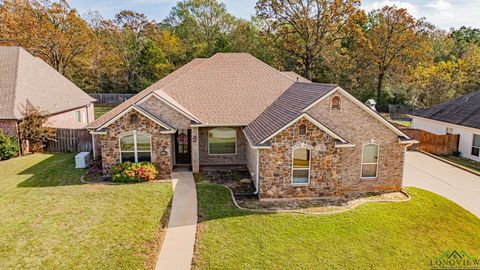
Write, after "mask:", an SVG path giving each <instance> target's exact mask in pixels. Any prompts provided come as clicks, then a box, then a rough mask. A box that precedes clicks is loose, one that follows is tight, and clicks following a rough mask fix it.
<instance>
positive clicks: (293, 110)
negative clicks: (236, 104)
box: [245, 82, 337, 145]
mask: <svg viewBox="0 0 480 270" xmlns="http://www.w3.org/2000/svg"><path fill="white" fill-rule="evenodd" d="M336 87H337V85H336V84H320V83H300V82H297V83H294V84H293V85H292V86H291V87H289V88H288V89H287V90H286V91H285V92H284V93H283V94H282V95H281V96H280V97H279V98H278V99H277V100H275V101H274V102H273V103H272V104H271V105H270V106H269V107H268V108H267V109H266V110H265V111H264V112H263V113H261V114H260V115H259V116H258V117H257V118H256V119H255V120H254V121H253V122H252V123H250V124H249V125H248V126H247V127H245V134H246V136H247V137H248V138H249V140H250V142H251V143H252V144H253V145H260V143H261V142H262V141H263V140H265V139H266V138H268V137H269V136H270V135H272V134H274V133H275V132H276V131H278V130H279V129H281V128H282V127H284V126H285V125H287V124H288V123H290V122H291V121H293V120H295V119H296V118H297V117H299V116H300V115H302V114H303V112H302V111H303V109H305V108H307V107H308V106H309V105H311V104H312V103H314V102H315V101H316V100H318V99H320V98H321V97H323V96H324V95H326V94H327V93H329V92H330V91H332V90H333V89H335V88H336ZM317 120H318V119H317ZM319 122H321V121H319Z"/></svg>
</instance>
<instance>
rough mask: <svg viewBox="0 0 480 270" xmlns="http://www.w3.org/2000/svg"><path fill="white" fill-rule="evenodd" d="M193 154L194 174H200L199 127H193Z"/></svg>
mask: <svg viewBox="0 0 480 270" xmlns="http://www.w3.org/2000/svg"><path fill="white" fill-rule="evenodd" d="M191 140H192V141H191V144H192V145H191V152H192V153H191V154H192V172H193V173H199V172H200V156H199V152H198V151H199V145H198V143H199V142H198V141H199V133H198V127H192V138H191Z"/></svg>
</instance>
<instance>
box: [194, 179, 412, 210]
mask: <svg viewBox="0 0 480 270" xmlns="http://www.w3.org/2000/svg"><path fill="white" fill-rule="evenodd" d="M200 185H202V184H200ZM215 185H218V184H215ZM218 186H222V187H224V188H226V189H228V191H230V196H231V198H232V201H233V204H234V205H235V207H237V208H238V209H240V210H243V211H250V212H257V213H290V214H302V215H332V214H339V213H343V212H347V211H350V210H353V209H355V208H357V207H358V206H360V205H362V204H365V203H374V202H380V203H386V202H393V203H401V202H408V201H410V199H412V197H411V196H410V195H409V194H408V193H407V192H406V191H405V190H403V189H402V190H400V192H401V193H402V194H404V195H405V196H407V198H406V199H404V200H393V201H392V200H377V201H364V202H360V203H356V204H354V205H352V206H350V207H347V208H345V209H341V210H335V211H330V212H306V211H300V210H266V209H264V210H260V209H250V208H244V207H241V206H240V205H239V204H238V202H237V200H236V199H235V195H234V193H233V190H232V189H231V188H229V187H227V186H224V185H218Z"/></svg>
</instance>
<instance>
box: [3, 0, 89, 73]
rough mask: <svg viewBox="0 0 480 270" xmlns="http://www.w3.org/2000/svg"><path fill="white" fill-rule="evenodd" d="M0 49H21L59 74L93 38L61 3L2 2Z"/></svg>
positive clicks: (5, 0)
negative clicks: (0, 46)
mask: <svg viewBox="0 0 480 270" xmlns="http://www.w3.org/2000/svg"><path fill="white" fill-rule="evenodd" d="M0 13H1V14H2V15H1V16H0V30H1V31H0V45H11V46H12V45H13V46H22V47H23V48H25V49H27V50H28V51H29V52H31V53H32V54H33V55H36V56H39V57H40V58H42V59H43V60H45V61H46V62H47V63H49V64H50V65H51V66H52V67H53V68H55V69H56V70H57V71H58V72H60V73H62V74H66V73H67V70H68V68H69V67H70V66H71V65H72V63H73V62H74V61H75V60H76V59H77V58H78V57H80V56H81V55H82V54H83V53H85V52H86V51H87V50H88V49H89V48H90V46H91V45H92V43H93V42H94V38H95V35H94V34H93V32H92V31H91V29H90V28H89V27H88V25H87V24H86V22H85V21H84V20H83V19H82V18H80V16H79V15H78V14H77V11H76V10H75V9H72V8H70V6H69V5H68V3H67V2H66V1H65V0H60V1H58V2H54V3H50V2H49V1H38V0H32V1H28V0H4V1H3V2H2V3H1V4H0Z"/></svg>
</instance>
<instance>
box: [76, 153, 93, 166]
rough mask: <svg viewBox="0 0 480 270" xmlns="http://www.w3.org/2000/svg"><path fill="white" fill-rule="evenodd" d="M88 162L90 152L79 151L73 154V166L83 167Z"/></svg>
mask: <svg viewBox="0 0 480 270" xmlns="http://www.w3.org/2000/svg"><path fill="white" fill-rule="evenodd" d="M89 163H90V152H81V153H79V154H78V155H76V156H75V168H76V169H85V168H87V167H88V164H89Z"/></svg>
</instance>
